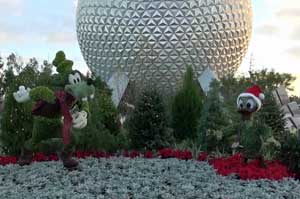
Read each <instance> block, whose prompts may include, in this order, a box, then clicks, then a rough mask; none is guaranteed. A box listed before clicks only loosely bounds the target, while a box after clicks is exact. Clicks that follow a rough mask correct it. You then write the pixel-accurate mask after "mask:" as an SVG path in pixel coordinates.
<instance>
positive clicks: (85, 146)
mask: <svg viewBox="0 0 300 199" xmlns="http://www.w3.org/2000/svg"><path fill="white" fill-rule="evenodd" d="M97 82H98V83H97V84H95V87H96V92H95V98H94V99H93V100H92V101H90V103H89V107H90V108H89V109H90V116H89V120H88V125H87V127H86V128H84V129H83V130H81V131H79V133H77V134H78V137H79V139H78V143H77V146H76V148H77V149H78V150H84V151H86V150H88V151H91V150H105V151H111V152H115V151H117V150H119V149H122V147H125V148H126V147H127V146H128V139H127V138H126V134H124V132H123V131H122V132H120V131H119V125H118V110H117V108H116V107H115V106H114V104H113V102H112V100H111V93H110V92H108V90H106V89H104V88H107V85H106V84H105V82H102V81H101V79H100V78H97Z"/></svg>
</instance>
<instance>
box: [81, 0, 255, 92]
mask: <svg viewBox="0 0 300 199" xmlns="http://www.w3.org/2000/svg"><path fill="white" fill-rule="evenodd" d="M251 32H252V8H251V0H230V1H229V0H172V1H165V0H156V1H149V0H140V1H132V0H113V1H108V0H79V2H78V8H77V35H78V41H79V44H80V48H81V51H82V54H83V57H84V59H85V60H86V63H87V65H88V66H89V67H90V68H91V70H92V71H93V72H94V73H96V74H97V75H99V76H101V78H102V79H104V80H106V81H108V80H109V79H110V78H111V76H112V75H113V74H114V72H116V71H121V72H124V73H125V74H126V75H127V76H128V77H129V79H130V80H132V81H134V82H135V83H136V85H137V86H143V85H145V84H149V83H155V84H158V86H159V88H161V90H163V91H164V92H166V93H168V92H173V91H174V90H175V89H176V87H177V86H178V82H180V80H181V79H182V76H183V73H184V72H185V70H186V67H187V66H188V65H190V66H192V68H193V69H194V71H195V73H196V76H197V78H198V77H199V76H200V75H201V73H202V72H203V71H204V70H205V69H206V68H210V69H212V70H213V71H214V72H215V74H216V75H217V76H218V77H221V76H226V75H228V74H231V73H234V72H235V71H236V70H237V69H238V68H239V66H240V64H241V62H242V59H243V57H244V55H245V53H246V51H247V48H248V44H249V40H250V36H251Z"/></svg>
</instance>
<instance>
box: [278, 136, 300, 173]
mask: <svg viewBox="0 0 300 199" xmlns="http://www.w3.org/2000/svg"><path fill="white" fill-rule="evenodd" d="M279 159H280V160H281V161H282V162H283V163H285V164H286V165H287V166H288V167H289V169H290V170H291V171H293V172H295V173H297V175H298V177H299V176H300V175H299V174H300V132H299V131H298V132H297V133H296V134H293V133H289V132H286V136H285V137H284V139H282V140H281V151H280V156H279Z"/></svg>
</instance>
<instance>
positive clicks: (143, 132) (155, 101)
mask: <svg viewBox="0 0 300 199" xmlns="http://www.w3.org/2000/svg"><path fill="white" fill-rule="evenodd" d="M127 127H128V131H129V138H130V139H131V144H132V148H134V149H158V148H162V147H167V146H168V145H169V144H170V142H171V141H172V134H171V132H170V131H169V130H168V128H167V116H166V110H165V106H164V104H163V101H162V98H161V96H160V94H159V93H158V92H157V91H156V90H155V89H149V90H144V91H143V92H142V93H141V96H140V97H139V99H138V101H137V104H136V106H135V109H134V110H133V112H132V113H131V115H130V116H129V118H128V121H127Z"/></svg>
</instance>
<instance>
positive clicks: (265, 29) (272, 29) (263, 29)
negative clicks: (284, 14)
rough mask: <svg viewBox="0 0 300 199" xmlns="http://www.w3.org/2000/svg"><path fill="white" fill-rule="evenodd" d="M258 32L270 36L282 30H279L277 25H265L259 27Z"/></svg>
mask: <svg viewBox="0 0 300 199" xmlns="http://www.w3.org/2000/svg"><path fill="white" fill-rule="evenodd" d="M256 30H257V32H258V33H260V34H265V35H269V34H276V33H278V32H279V30H280V29H279V27H277V26H275V25H271V24H265V25H261V26H259V27H258V28H257V29H256Z"/></svg>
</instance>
